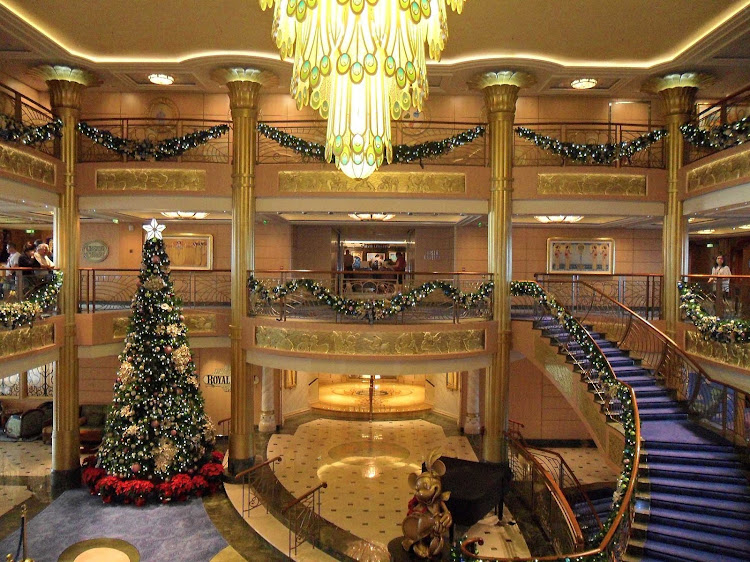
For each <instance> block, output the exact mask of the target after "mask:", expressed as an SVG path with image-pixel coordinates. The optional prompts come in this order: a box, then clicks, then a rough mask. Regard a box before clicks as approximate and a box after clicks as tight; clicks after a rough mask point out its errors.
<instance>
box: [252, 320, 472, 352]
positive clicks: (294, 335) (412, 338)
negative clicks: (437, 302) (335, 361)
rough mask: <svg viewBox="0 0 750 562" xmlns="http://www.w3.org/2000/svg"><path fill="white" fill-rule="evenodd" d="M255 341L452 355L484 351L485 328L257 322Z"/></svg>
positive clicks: (312, 348)
mask: <svg viewBox="0 0 750 562" xmlns="http://www.w3.org/2000/svg"><path fill="white" fill-rule="evenodd" d="M255 345H256V346H257V347H260V348H264V349H277V350H281V351H294V352H300V353H319V354H323V355H378V356H384V355H391V356H392V355H451V354H456V353H467V352H476V351H484V330H456V331H446V332H350V331H344V330H334V331H330V332H311V331H308V330H297V329H293V328H291V329H290V328H275V327H269V326H257V327H256V328H255Z"/></svg>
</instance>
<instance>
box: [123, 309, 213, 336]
mask: <svg viewBox="0 0 750 562" xmlns="http://www.w3.org/2000/svg"><path fill="white" fill-rule="evenodd" d="M129 325H130V317H129V316H122V317H120V318H115V319H114V320H113V321H112V337H114V338H124V337H125V336H126V335H128V326H129ZM185 326H187V329H188V335H189V336H198V335H201V334H213V333H215V332H216V314H212V313H205V314H189V313H188V314H186V315H185Z"/></svg>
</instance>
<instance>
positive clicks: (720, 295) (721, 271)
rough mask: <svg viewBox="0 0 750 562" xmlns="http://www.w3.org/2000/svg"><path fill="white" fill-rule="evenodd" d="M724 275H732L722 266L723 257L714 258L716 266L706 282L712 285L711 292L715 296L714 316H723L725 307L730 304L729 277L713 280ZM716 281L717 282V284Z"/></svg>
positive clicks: (726, 266) (725, 266)
mask: <svg viewBox="0 0 750 562" xmlns="http://www.w3.org/2000/svg"><path fill="white" fill-rule="evenodd" d="M725 275H732V271H731V270H730V269H729V266H728V265H725V264H724V256H722V255H721V254H719V255H718V256H716V265H714V267H713V268H712V269H711V277H710V278H709V280H708V282H709V283H713V285H714V286H713V290H714V293H715V294H716V315H717V316H724V312H725V310H726V307H727V306H728V305H729V304H730V299H729V277H724V278H723V279H715V278H714V277H715V276H716V277H723V276H725ZM717 281H718V282H717Z"/></svg>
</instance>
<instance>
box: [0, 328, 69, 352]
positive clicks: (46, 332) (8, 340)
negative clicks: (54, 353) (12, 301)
mask: <svg viewBox="0 0 750 562" xmlns="http://www.w3.org/2000/svg"><path fill="white" fill-rule="evenodd" d="M53 343H55V330H54V326H53V325H52V324H37V325H36V326H31V327H29V326H26V327H24V328H16V329H15V330H7V331H6V330H3V331H0V357H2V358H6V357H12V356H13V355H19V354H21V353H26V352H28V351H32V350H35V349H41V348H42V347H47V346H48V345H52V344H53Z"/></svg>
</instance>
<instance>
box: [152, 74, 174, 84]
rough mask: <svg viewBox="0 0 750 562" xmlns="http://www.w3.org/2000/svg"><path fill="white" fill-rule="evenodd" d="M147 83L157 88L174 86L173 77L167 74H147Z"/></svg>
mask: <svg viewBox="0 0 750 562" xmlns="http://www.w3.org/2000/svg"><path fill="white" fill-rule="evenodd" d="M148 79H149V82H151V83H152V84H156V85H157V86H171V85H172V84H174V77H173V76H170V75H169V74H149V75H148Z"/></svg>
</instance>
